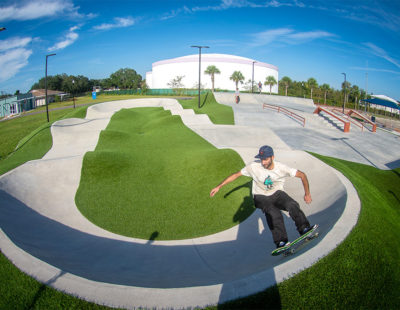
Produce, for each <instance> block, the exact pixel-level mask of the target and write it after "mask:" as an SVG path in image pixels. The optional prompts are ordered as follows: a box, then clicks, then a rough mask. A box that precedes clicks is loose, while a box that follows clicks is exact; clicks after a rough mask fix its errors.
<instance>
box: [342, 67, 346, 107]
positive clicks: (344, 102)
mask: <svg viewBox="0 0 400 310" xmlns="http://www.w3.org/2000/svg"><path fill="white" fill-rule="evenodd" d="M342 74H343V75H344V99H343V114H344V106H345V104H346V73H342Z"/></svg>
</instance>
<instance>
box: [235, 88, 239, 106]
mask: <svg viewBox="0 0 400 310" xmlns="http://www.w3.org/2000/svg"><path fill="white" fill-rule="evenodd" d="M235 102H236V103H239V102H240V92H239V88H236V91H235Z"/></svg>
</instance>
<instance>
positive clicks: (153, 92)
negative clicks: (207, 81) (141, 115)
mask: <svg viewBox="0 0 400 310" xmlns="http://www.w3.org/2000/svg"><path fill="white" fill-rule="evenodd" d="M206 92H207V90H201V91H200V93H201V94H204V93H206ZM198 93H199V91H198V90H197V89H185V88H178V89H171V88H159V89H156V88H152V89H147V90H146V91H142V90H141V89H124V90H112V91H101V92H100V93H99V94H100V95H101V94H106V95H107V94H108V95H147V96H197V95H198Z"/></svg>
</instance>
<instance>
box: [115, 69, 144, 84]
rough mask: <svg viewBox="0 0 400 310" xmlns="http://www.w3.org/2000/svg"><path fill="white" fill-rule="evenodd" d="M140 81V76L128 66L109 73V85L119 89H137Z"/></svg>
mask: <svg viewBox="0 0 400 310" xmlns="http://www.w3.org/2000/svg"><path fill="white" fill-rule="evenodd" d="M141 81H142V76H141V75H140V74H137V73H136V71H135V70H133V69H130V68H123V69H119V70H118V71H116V72H114V73H113V74H111V75H110V82H111V85H112V86H115V87H119V88H121V89H138V88H140V82H141Z"/></svg>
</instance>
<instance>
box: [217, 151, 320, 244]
mask: <svg viewBox="0 0 400 310" xmlns="http://www.w3.org/2000/svg"><path fill="white" fill-rule="evenodd" d="M255 157H256V158H259V159H260V160H261V162H260V161H254V162H252V163H250V164H248V165H247V166H246V167H244V168H243V169H242V170H240V171H238V172H236V173H234V174H232V175H230V176H229V177H227V178H226V179H225V180H224V181H222V182H221V183H220V184H219V185H218V186H217V187H215V188H213V189H212V190H211V192H210V196H211V197H213V196H214V195H215V194H217V193H218V191H219V190H220V189H221V187H223V186H224V185H226V184H228V183H230V182H233V181H234V180H236V179H237V178H238V177H240V176H242V175H244V176H248V177H251V178H252V179H253V185H252V194H253V199H254V204H255V206H256V208H258V209H261V210H262V211H263V212H264V214H265V217H266V219H267V223H268V226H269V229H270V230H271V233H272V238H273V241H274V243H275V245H276V247H277V248H281V247H285V246H287V245H288V244H289V240H288V236H287V233H286V228H285V224H284V220H283V215H282V213H281V210H282V211H288V212H289V215H290V217H291V218H292V219H293V221H294V222H295V224H296V228H297V231H298V232H299V234H300V235H304V234H305V233H307V232H308V231H309V230H310V229H313V228H314V227H311V225H310V223H309V222H308V220H307V218H306V216H305V215H304V213H303V211H302V210H301V209H300V205H299V204H298V202H297V201H295V200H294V199H293V198H291V197H290V196H289V195H288V194H287V193H286V192H285V191H284V183H285V178H286V177H296V178H299V179H301V181H302V183H303V188H304V201H305V202H306V203H307V204H309V203H311V201H312V199H311V194H310V187H309V184H308V179H307V176H306V174H305V173H304V172H301V171H300V170H297V169H294V168H291V167H288V166H286V165H284V164H282V163H280V162H277V161H274V151H273V149H272V148H271V147H270V146H268V145H264V146H262V147H261V148H260V150H259V151H258V154H257V155H256V156H255Z"/></svg>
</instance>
